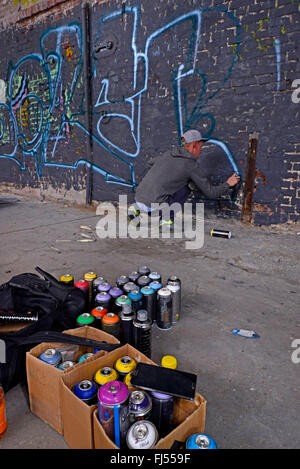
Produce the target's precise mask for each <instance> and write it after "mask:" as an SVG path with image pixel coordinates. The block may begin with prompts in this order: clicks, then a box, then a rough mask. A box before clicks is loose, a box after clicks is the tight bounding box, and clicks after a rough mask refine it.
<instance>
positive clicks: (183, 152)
mask: <svg viewBox="0 0 300 469" xmlns="http://www.w3.org/2000/svg"><path fill="white" fill-rule="evenodd" d="M171 156H172V157H173V158H187V159H189V160H194V161H195V157H194V155H193V154H192V153H191V152H190V151H188V150H187V149H186V148H184V147H176V146H173V147H172V148H171Z"/></svg>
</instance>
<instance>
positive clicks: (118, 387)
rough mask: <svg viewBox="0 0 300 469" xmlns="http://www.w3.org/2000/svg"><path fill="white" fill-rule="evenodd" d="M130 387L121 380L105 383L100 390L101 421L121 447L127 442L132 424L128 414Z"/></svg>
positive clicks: (110, 436)
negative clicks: (127, 435)
mask: <svg viewBox="0 0 300 469" xmlns="http://www.w3.org/2000/svg"><path fill="white" fill-rule="evenodd" d="M128 395H129V391H128V387H127V386H126V384H125V383H123V382H121V381H110V382H109V383H105V384H103V386H101V388H100V389H99V392H98V405H99V410H98V415H99V421H100V423H101V425H102V427H103V429H104V431H105V433H106V434H107V435H108V436H109V438H110V439H111V440H113V441H114V442H115V444H116V445H117V446H118V447H119V448H120V447H123V446H124V445H125V444H126V434H127V431H128V428H129V425H130V422H129V419H128V418H127V415H128Z"/></svg>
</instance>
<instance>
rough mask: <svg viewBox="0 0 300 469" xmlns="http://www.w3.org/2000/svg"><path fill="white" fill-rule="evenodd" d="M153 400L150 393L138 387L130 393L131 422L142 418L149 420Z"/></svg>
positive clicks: (129, 409) (129, 410)
mask: <svg viewBox="0 0 300 469" xmlns="http://www.w3.org/2000/svg"><path fill="white" fill-rule="evenodd" d="M151 409H152V400H151V397H150V396H149V394H148V393H146V392H145V391H141V390H140V389H137V390H135V391H132V392H131V393H130V395H129V404H128V412H129V420H130V423H131V424H132V423H134V422H138V421H140V420H148V419H149V417H150V415H151Z"/></svg>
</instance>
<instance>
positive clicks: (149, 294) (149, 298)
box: [141, 285, 156, 324]
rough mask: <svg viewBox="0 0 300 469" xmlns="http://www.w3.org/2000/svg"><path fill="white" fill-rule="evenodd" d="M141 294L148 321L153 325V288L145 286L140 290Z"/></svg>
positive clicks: (154, 295) (154, 297) (154, 309)
mask: <svg viewBox="0 0 300 469" xmlns="http://www.w3.org/2000/svg"><path fill="white" fill-rule="evenodd" d="M141 293H142V295H143V297H144V308H145V309H146V310H147V312H148V319H149V320H150V322H151V324H153V321H154V316H155V311H156V308H155V300H156V294H155V291H154V289H153V288H151V287H150V286H149V285H146V286H145V287H143V288H142V289H141Z"/></svg>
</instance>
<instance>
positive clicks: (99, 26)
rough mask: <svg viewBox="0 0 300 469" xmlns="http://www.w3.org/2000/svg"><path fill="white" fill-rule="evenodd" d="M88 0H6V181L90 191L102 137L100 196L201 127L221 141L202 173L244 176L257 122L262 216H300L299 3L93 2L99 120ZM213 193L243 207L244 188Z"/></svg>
mask: <svg viewBox="0 0 300 469" xmlns="http://www.w3.org/2000/svg"><path fill="white" fill-rule="evenodd" d="M81 4H82V2H79V1H77V0H60V1H55V0H30V1H22V0H20V1H16V0H12V1H5V0H3V1H2V2H1V0H0V18H1V20H0V28H1V29H0V41H1V43H2V44H6V45H7V48H4V49H2V56H1V60H0V80H2V81H0V97H1V96H2V98H0V101H1V99H2V101H3V100H5V102H4V103H2V105H1V104H0V119H1V120H0V124H1V127H0V129H1V132H0V171H1V184H2V186H3V187H8V186H9V187H14V188H19V189H21V190H23V189H24V188H27V189H28V188H30V189H36V190H38V191H40V192H42V194H43V195H44V196H45V197H47V196H49V195H57V196H58V197H69V198H71V199H75V200H76V199H78V197H79V195H80V197H79V198H80V200H84V192H85V190H86V187H87V177H88V174H89V171H90V169H89V165H88V164H86V161H87V160H86V158H87V156H86V152H87V143H88V139H89V138H91V140H92V143H93V166H92V170H91V171H92V175H91V177H92V188H93V192H92V196H93V199H94V200H117V198H118V195H119V194H121V193H127V194H128V196H129V197H130V198H133V187H134V185H135V184H138V183H139V181H140V180H141V178H142V177H143V175H144V174H145V172H146V171H147V168H148V160H149V158H150V157H156V156H158V155H159V154H161V153H162V152H163V151H165V150H166V149H168V148H169V147H170V145H172V144H177V143H178V142H179V139H180V133H181V131H182V130H185V129H187V128H192V127H197V128H199V129H200V130H201V131H202V133H204V134H205V135H206V136H207V137H209V138H210V139H211V141H210V144H209V147H208V150H209V151H208V152H207V153H206V154H204V155H203V159H202V161H201V171H203V173H204V174H206V175H207V176H208V177H211V178H212V179H213V180H216V181H218V180H224V178H226V177H228V175H229V174H231V173H232V171H233V169H234V167H235V165H236V166H237V167H238V169H239V171H240V173H241V175H242V178H244V176H245V171H246V164H247V151H248V145H249V138H250V135H251V134H252V133H253V132H257V133H258V147H257V155H256V179H255V182H254V192H253V216H252V220H253V222H254V223H256V224H270V223H286V222H294V221H297V220H299V216H300V207H299V200H300V199H299V196H300V191H299V188H300V185H299V181H300V169H299V168H300V131H299V130H300V119H299V111H300V102H298V100H297V99H293V93H294V96H295V93H296V91H297V88H300V82H299V84H298V83H297V80H300V65H299V56H300V53H299V44H300V4H299V2H298V1H296V0H264V1H258V0H257V1H256V0H252V1H251V2H248V1H244V0H229V1H218V0H197V1H196V0H186V1H185V2H179V1H178V0H172V1H170V0H169V1H168V0H147V1H146V0H144V1H143V0H136V1H133V0H128V1H127V2H122V1H120V0H111V1H109V2H108V1H90V19H91V40H92V51H91V52H92V54H91V66H92V71H93V74H92V77H91V88H92V96H91V100H92V103H91V104H92V109H93V111H92V128H91V129H88V128H87V119H86V117H87V109H86V95H85V86H84V85H85V76H84V68H83V66H84V62H83V56H84V50H83V42H82V9H81ZM74 25H76V26H74ZM107 44H110V48H109V47H107ZM49 53H52V55H51V54H50V56H49V57H50V61H52V63H51V64H50V63H49V64H47V63H46V64H45V58H46V57H48V56H47V54H49ZM41 57H42V58H41ZM3 93H4V95H3ZM26 93H27V95H29V97H27V99H26ZM3 96H4V98H3ZM296 96H298V95H296ZM299 96H300V91H299ZM210 150H212V151H210ZM205 203H206V206H207V207H210V208H214V209H215V210H218V211H219V210H221V211H222V213H225V214H227V215H228V216H232V215H233V216H237V217H239V216H240V210H241V205H240V204H239V203H238V200H236V201H234V202H232V200H230V199H226V198H225V199H221V200H218V201H205Z"/></svg>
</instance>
